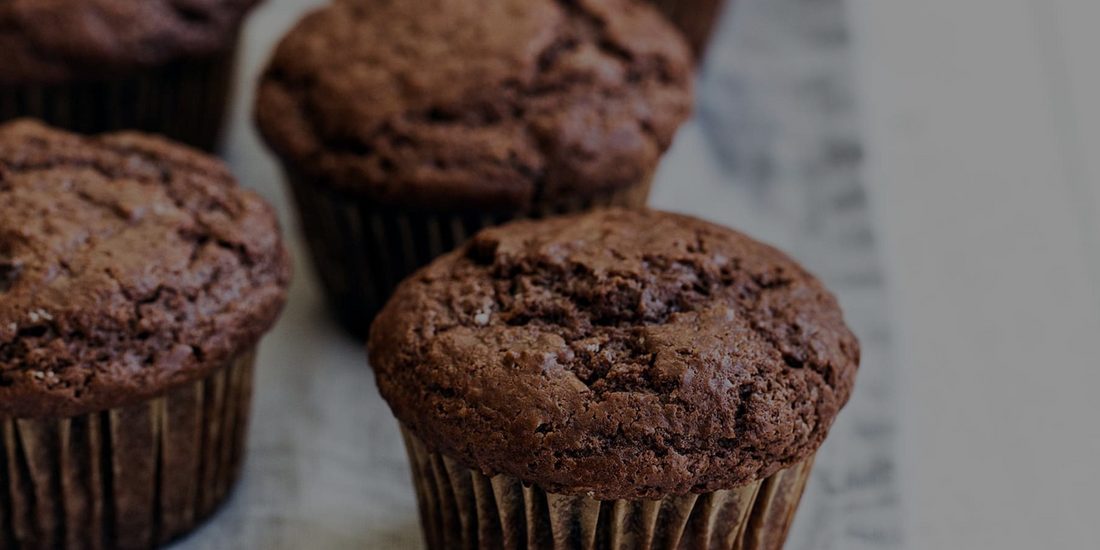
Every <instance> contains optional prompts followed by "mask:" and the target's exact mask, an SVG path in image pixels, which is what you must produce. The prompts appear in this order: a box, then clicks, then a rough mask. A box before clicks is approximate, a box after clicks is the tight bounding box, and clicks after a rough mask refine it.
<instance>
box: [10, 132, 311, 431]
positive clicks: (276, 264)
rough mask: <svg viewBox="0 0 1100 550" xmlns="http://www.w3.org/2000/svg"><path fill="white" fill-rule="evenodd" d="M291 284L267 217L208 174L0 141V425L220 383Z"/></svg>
mask: <svg viewBox="0 0 1100 550" xmlns="http://www.w3.org/2000/svg"><path fill="white" fill-rule="evenodd" d="M289 277H290V259H289V255H288V252H287V250H286V248H285V246H284V244H283V241H282V239H281V237H280V235H279V228H278V222H277V219H276V216H275V213H274V211H273V210H272V209H271V208H270V207H269V206H268V205H267V204H266V203H265V202H264V201H263V200H262V199H261V198H260V197H259V196H257V195H255V194H253V193H251V192H247V191H244V190H241V189H239V188H238V187H237V185H236V181H235V180H234V178H233V176H232V175H231V174H230V173H229V171H228V170H227V169H226V168H225V166H224V165H222V164H221V163H220V162H219V161H217V160H215V159H213V158H210V157H206V156H204V155H202V154H200V153H198V152H196V151H193V150H191V149H187V148H184V147H180V146H177V145H174V144H171V143H170V142H167V141H164V140H161V139H158V138H153V137H149V136H144V135H140V134H113V135H105V136H101V137H94V138H84V137H79V136H76V135H74V134H68V133H64V132H61V131H56V130H52V129H49V128H47V127H44V126H42V125H40V124H38V123H35V122H28V121H19V122H14V123H10V124H8V125H5V126H3V127H0V418H3V417H14V418H28V417H33V418H37V417H65V416H76V415H80V414H84V413H87V412H92V411H96V410H102V409H107V408H114V407H120V406H126V405H128V404H133V403H138V402H141V401H144V400H146V399H149V398H151V397H153V396H157V395H161V394H163V393H165V392H167V391H169V390H171V389H174V388H176V387H180V386H182V385H185V384H187V383H190V382H194V381H195V380H198V379H200V378H202V377H204V376H205V375H206V374H208V373H210V372H212V371H214V370H216V369H220V368H223V367H225V366H226V365H228V364H230V363H231V362H232V361H234V360H235V359H237V358H238V356H239V355H240V354H242V353H245V352H247V351H248V350H250V349H251V348H252V347H253V346H255V344H256V343H257V341H258V340H259V338H260V336H261V335H262V334H263V333H264V332H266V331H267V330H268V329H269V328H270V327H271V326H272V324H273V323H274V321H275V319H276V317H277V316H278V314H279V312H280V310H281V308H282V306H283V303H284V301H285V296H286V290H287V286H288V282H289Z"/></svg>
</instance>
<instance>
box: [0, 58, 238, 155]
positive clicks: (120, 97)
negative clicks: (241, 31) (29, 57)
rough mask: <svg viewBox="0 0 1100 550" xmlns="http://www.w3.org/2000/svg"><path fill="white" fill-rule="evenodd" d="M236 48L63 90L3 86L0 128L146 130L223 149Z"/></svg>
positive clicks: (63, 86)
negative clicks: (11, 124)
mask: <svg viewBox="0 0 1100 550" xmlns="http://www.w3.org/2000/svg"><path fill="white" fill-rule="evenodd" d="M236 51H237V48H236V44H234V45H233V46H232V47H231V48H230V49H228V50H226V51H223V52H220V53H217V54H215V55H211V56H206V57H200V58H193V59H187V60H183V61H178V62H174V63H170V64H167V65H164V66H160V67H154V68H149V69H143V70H139V71H137V72H133V73H126V74H120V75H117V76H110V77H105V78H104V79H102V80H79V81H73V82H65V83H58V84H34V83H25V84H24V83H0V122H3V121H7V120H12V119H16V118H21V117H31V118H37V119H40V120H42V121H44V122H46V123H48V124H50V125H52V126H57V127H59V128H63V129H66V130H70V131H73V132H78V133H82V134H100V133H104V132H114V131H120V130H139V131H142V132H148V133H153V134H161V135H164V136H167V137H169V138H171V139H174V140H176V141H179V142H182V143H186V144H188V145H191V146H193V147H197V148H199V149H203V150H206V151H213V150H214V148H215V147H216V146H217V145H218V139H219V137H220V135H221V130H222V124H223V122H224V118H225V113H226V108H227V106H228V102H229V92H230V89H231V86H232V79H233V72H234V69H235V66H236Z"/></svg>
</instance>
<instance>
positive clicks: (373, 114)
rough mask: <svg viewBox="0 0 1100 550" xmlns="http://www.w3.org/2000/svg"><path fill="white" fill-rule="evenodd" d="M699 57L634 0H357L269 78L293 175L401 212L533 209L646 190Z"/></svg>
mask: <svg viewBox="0 0 1100 550" xmlns="http://www.w3.org/2000/svg"><path fill="white" fill-rule="evenodd" d="M691 73H692V60H691V53H690V50H689V48H688V46H687V44H686V43H685V42H684V40H683V38H682V37H681V36H680V35H679V33H677V32H676V30H675V29H673V28H672V26H671V25H670V24H669V23H668V22H667V21H665V20H664V18H662V17H661V16H660V15H659V14H658V13H657V11H656V9H654V8H653V7H652V6H650V5H648V4H644V3H640V2H637V1H635V0H425V1H421V2H405V1H397V0H356V1H344V2H337V3H335V4H332V5H330V6H329V7H327V8H324V9H322V10H320V11H316V12H313V13H312V14H310V15H308V16H307V17H306V18H305V19H303V20H302V21H301V22H300V23H299V24H298V26H297V27H296V28H295V29H294V30H293V31H291V33H290V34H289V35H288V36H287V37H286V38H285V39H284V40H283V42H282V43H281V44H280V46H279V48H278V49H277V51H276V52H275V55H274V57H273V59H272V61H271V63H270V65H269V67H268V68H267V70H266V71H265V73H264V75H263V77H262V78H261V82H260V87H259V91H258V98H257V103H256V119H257V124H258V126H259V128H260V131H261V133H262V134H263V136H264V137H265V139H266V140H267V142H268V143H269V144H270V145H271V147H272V148H273V149H274V150H275V152H276V153H278V155H279V156H280V157H282V159H283V161H284V162H285V163H286V164H288V165H289V166H291V167H293V169H294V170H297V171H301V172H302V173H304V174H305V175H307V176H309V177H311V178H313V179H316V180H318V181H320V182H323V184H325V185H331V186H333V187H335V188H339V189H342V190H351V191H354V192H356V193H358V194H361V195H363V196H364V197H365V198H367V199H371V200H378V201H380V202H382V203H384V204H396V205H399V206H403V207H405V208H414V209H415V208H420V209H445V210H451V209H454V208H465V209H468V208H477V209H500V210H513V211H514V210H522V209H525V208H528V207H530V206H531V205H532V204H536V203H538V202H539V201H540V200H542V199H543V198H546V197H561V196H582V197H583V196H587V195H589V194H597V193H606V192H608V191H611V190H615V189H620V188H626V187H629V186H634V185H641V184H642V183H643V180H644V178H645V176H646V175H647V174H649V173H650V172H651V171H652V169H653V168H654V167H655V166H656V165H657V162H658V160H659V158H660V156H661V154H662V153H663V152H664V151H665V150H666V149H667V148H668V147H669V146H670V144H671V143H672V138H673V135H674V133H675V131H676V129H677V127H678V126H679V125H680V124H681V123H682V122H683V121H684V120H685V119H686V118H687V117H688V115H689V114H690V110H691Z"/></svg>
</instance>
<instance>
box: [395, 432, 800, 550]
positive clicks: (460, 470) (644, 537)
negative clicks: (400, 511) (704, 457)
mask: <svg viewBox="0 0 1100 550" xmlns="http://www.w3.org/2000/svg"><path fill="white" fill-rule="evenodd" d="M405 444H406V447H407V448H408V451H409V459H410V461H411V462H412V470H413V485H414V486H415V488H416V496H417V501H418V502H419V504H420V519H421V525H422V527H423V529H424V538H425V541H426V543H427V546H428V548H429V549H431V550H496V549H501V550H718V549H721V550H781V549H782V548H783V544H784V542H786V540H787V533H788V532H789V531H790V527H791V522H792V521H793V520H794V514H795V511H796V509H797V508H798V503H799V501H800V500H801V499H802V491H803V489H805V487H806V480H807V479H809V476H810V470H811V469H812V468H813V458H812V457H811V458H809V459H807V460H805V461H803V462H802V463H801V464H798V465H797V466H794V467H792V468H789V469H786V470H782V471H780V472H778V473H776V474H774V475H772V476H770V477H768V478H766V479H763V480H759V481H757V482H755V483H753V484H751V485H746V486H744V487H739V488H737V489H731V490H727V491H715V492H712V493H705V494H701V495H685V496H668V497H666V498H664V499H662V500H656V501H653V500H615V501H599V500H595V499H593V498H589V497H585V496H563V495H555V494H550V493H546V492H544V491H542V490H540V489H538V488H537V487H529V486H526V485H524V484H523V483H522V482H521V481H519V480H518V479H515V478H511V477H507V476H503V475H498V476H496V477H492V478H490V477H487V476H485V475H484V474H482V473H481V472H480V471H478V470H473V469H470V468H468V467H466V466H464V465H462V464H461V463H459V462H458V461H456V460H453V459H450V458H448V457H446V456H443V455H441V454H438V453H433V452H430V451H429V450H428V448H427V447H426V446H425V445H424V444H423V442H421V441H420V440H419V439H418V438H417V437H416V436H414V435H412V434H411V433H409V432H408V431H405Z"/></svg>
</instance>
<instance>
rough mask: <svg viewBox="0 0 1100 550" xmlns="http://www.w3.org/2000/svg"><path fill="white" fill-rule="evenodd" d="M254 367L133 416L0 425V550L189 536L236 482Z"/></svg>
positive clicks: (129, 410) (123, 549) (80, 547)
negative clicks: (187, 534)
mask: <svg viewBox="0 0 1100 550" xmlns="http://www.w3.org/2000/svg"><path fill="white" fill-rule="evenodd" d="M254 359H255V354H254V353H253V352H249V353H247V354H245V355H244V356H242V357H240V358H239V359H238V360H237V361H235V362H234V363H233V364H231V365H230V366H228V367H226V368H223V369H221V370H220V371H218V372H215V373H214V374H212V375H210V376H208V377H207V378H205V379H203V380H201V381H199V382H195V383H193V384H191V385H189V386H186V387H183V388H181V389H177V390H174V391H172V392H170V393H168V394H166V395H164V396H161V397H159V398H156V399H153V400H150V401H147V402H145V403H142V404H139V405H135V406H131V407H124V408H117V409H110V410H106V411H101V412H95V413H91V414H86V415H83V416H78V417H74V418H61V419H58V418H44V419H19V418H16V419H0V549H3V550H148V549H151V548H156V547H158V546H161V545H164V544H166V543H167V542H169V541H172V540H174V539H176V538H179V537H180V536H182V535H184V534H186V533H188V532H190V531H191V530H193V529H194V528H195V527H196V526H197V525H198V524H199V523H200V522H202V521H203V520H204V519H206V518H207V517H209V516H210V515H211V514H213V513H214V512H215V511H216V510H217V509H218V507H219V506H220V505H221V504H222V503H223V502H224V501H225V499H226V498H227V496H228V495H229V493H230V490H231V489H232V487H233V486H234V483H235V481H236V480H237V477H238V474H239V472H240V468H241V463H242V460H243V457H244V453H245V444H246V439H247V427H248V417H249V407H250V402H251V395H252V372H253V364H254Z"/></svg>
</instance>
